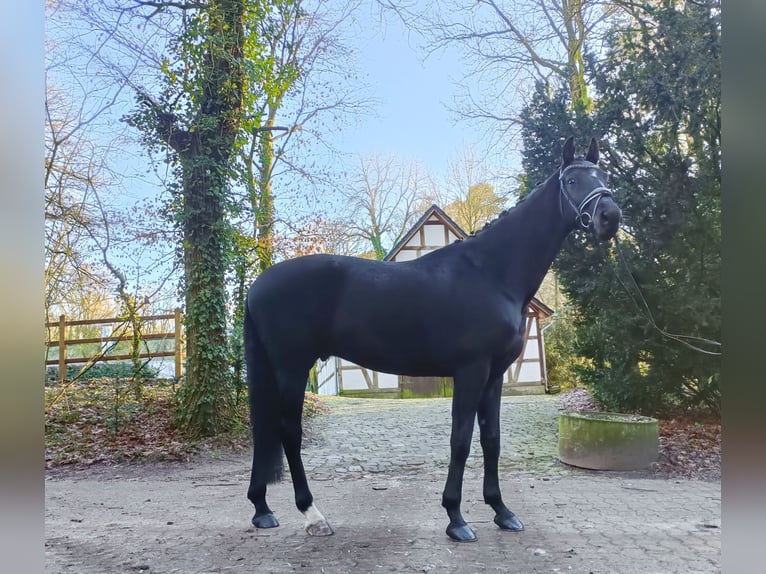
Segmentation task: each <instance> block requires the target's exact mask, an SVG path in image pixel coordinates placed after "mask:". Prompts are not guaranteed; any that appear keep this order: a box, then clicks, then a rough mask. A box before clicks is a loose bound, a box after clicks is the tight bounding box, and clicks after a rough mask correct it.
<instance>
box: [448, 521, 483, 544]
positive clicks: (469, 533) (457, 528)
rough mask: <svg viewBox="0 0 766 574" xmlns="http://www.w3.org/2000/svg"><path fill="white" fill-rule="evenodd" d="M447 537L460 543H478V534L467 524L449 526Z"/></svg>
mask: <svg viewBox="0 0 766 574" xmlns="http://www.w3.org/2000/svg"><path fill="white" fill-rule="evenodd" d="M447 536H449V537H450V538H452V540H456V541H458V542H476V533H475V532H474V531H473V528H471V527H470V526H468V525H467V524H465V523H463V524H450V525H449V526H447Z"/></svg>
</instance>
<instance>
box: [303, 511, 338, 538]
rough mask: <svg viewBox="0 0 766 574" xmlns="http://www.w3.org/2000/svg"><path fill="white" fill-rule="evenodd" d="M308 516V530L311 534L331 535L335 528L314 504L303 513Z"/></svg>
mask: <svg viewBox="0 0 766 574" xmlns="http://www.w3.org/2000/svg"><path fill="white" fill-rule="evenodd" d="M303 516H305V517H306V532H308V533H309V535H310V536H330V535H331V534H332V533H333V529H332V527H331V526H330V524H329V523H328V522H327V520H325V517H324V516H322V513H321V512H319V511H318V510H317V507H316V506H314V505H313V504H312V505H311V506H309V508H308V509H307V510H306V512H304V513H303Z"/></svg>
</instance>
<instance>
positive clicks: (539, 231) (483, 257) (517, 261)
mask: <svg viewBox="0 0 766 574" xmlns="http://www.w3.org/2000/svg"><path fill="white" fill-rule="evenodd" d="M559 194H560V191H559V187H558V179H557V178H556V177H555V176H552V177H551V178H549V179H548V181H546V183H545V184H544V185H543V187H542V188H541V189H538V190H537V191H535V192H534V193H533V194H531V195H530V196H528V197H527V199H525V200H524V201H523V202H522V203H520V204H519V205H517V206H516V207H515V208H514V209H513V210H512V211H511V212H509V213H508V214H507V215H505V216H502V217H501V219H499V220H498V221H496V222H495V223H494V224H493V225H491V226H490V227H488V228H487V229H486V230H485V231H484V232H482V233H481V234H480V235H478V236H477V237H476V253H477V254H478V255H479V256H478V258H479V260H480V261H481V265H482V267H483V268H484V269H485V270H486V271H488V272H489V273H490V274H492V275H494V276H495V277H496V278H497V279H499V280H500V281H501V282H502V284H503V285H504V286H505V287H506V288H508V289H511V290H512V292H513V293H514V294H515V295H517V296H520V297H523V298H524V301H525V302H528V300H529V299H531V298H532V296H533V295H534V294H535V292H537V289H538V288H539V287H540V284H541V283H542V281H543V278H544V277H545V274H546V273H547V272H548V269H549V268H550V266H551V264H552V263H553V260H554V258H555V257H556V254H557V253H558V252H559V249H561V245H562V243H563V242H564V239H565V238H566V236H567V235H568V234H569V232H570V231H571V230H572V225H571V222H568V221H567V220H566V219H565V218H566V214H567V208H566V206H563V209H562V206H561V205H560V203H559V202H560V197H559ZM562 211H563V213H564V215H562Z"/></svg>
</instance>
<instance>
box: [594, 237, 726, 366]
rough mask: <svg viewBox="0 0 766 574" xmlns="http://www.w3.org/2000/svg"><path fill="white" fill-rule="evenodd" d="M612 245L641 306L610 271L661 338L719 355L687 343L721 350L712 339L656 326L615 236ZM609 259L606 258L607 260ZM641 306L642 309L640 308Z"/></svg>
mask: <svg viewBox="0 0 766 574" xmlns="http://www.w3.org/2000/svg"><path fill="white" fill-rule="evenodd" d="M614 245H615V247H616V248H617V253H618V255H619V259H620V261H621V262H622V265H623V267H624V268H625V271H626V273H627V274H628V277H630V280H631V283H632V285H633V289H634V290H635V292H636V293H638V296H639V298H640V301H641V304H642V305H639V303H638V301H637V300H636V298H635V297H634V296H633V294H632V293H631V290H630V289H628V286H627V285H625V282H624V281H623V280H622V278H620V274H619V273H617V270H616V269H614V268H613V269H612V270H613V271H614V275H615V277H617V281H618V282H619V283H620V285H622V288H623V289H624V290H625V292H626V293H627V294H628V297H630V300H631V301H633V304H634V305H635V306H636V308H637V309H638V311H639V312H640V313H641V315H642V316H643V317H644V318H645V319H646V320H647V322H648V323H649V324H650V325H651V326H652V327H654V328H655V329H656V330H657V331H659V333H660V334H661V335H662V336H663V337H667V338H668V339H672V340H674V341H676V342H678V343H681V344H682V345H685V346H687V347H689V348H690V349H692V350H693V351H697V352H698V353H704V354H705V355H716V356H718V355H721V351H709V350H707V349H703V348H702V347H698V346H697V345H694V344H692V343H690V342H689V341H696V342H698V343H703V344H705V345H710V346H714V347H719V348H722V345H721V343H720V342H719V341H713V340H712V339H705V338H704V337H693V336H691V335H677V334H675V333H668V332H667V331H666V330H665V329H663V328H661V327H660V326H659V325H657V322H656V321H655V320H654V315H653V314H652V310H651V309H650V308H649V304H648V303H647V302H646V298H645V297H644V294H643V293H642V292H641V289H640V288H639V286H638V283H636V279H635V278H634V277H633V273H631V271H630V268H629V267H628V262H627V260H626V259H625V255H624V254H623V253H622V249H621V248H620V242H619V241H618V240H617V236H616V235H615V237H614ZM599 247H600V248H601V249H602V250H604V246H603V245H601V244H600V243H599ZM604 254H605V255H606V252H605V251H604ZM608 259H609V257H607V260H608ZM642 306H643V308H642Z"/></svg>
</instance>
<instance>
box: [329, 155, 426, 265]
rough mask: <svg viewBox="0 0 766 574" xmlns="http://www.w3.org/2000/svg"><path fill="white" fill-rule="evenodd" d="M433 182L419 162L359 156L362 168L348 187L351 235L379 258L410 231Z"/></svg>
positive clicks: (347, 199)
mask: <svg viewBox="0 0 766 574" xmlns="http://www.w3.org/2000/svg"><path fill="white" fill-rule="evenodd" d="M431 190H432V186H431V184H430V180H429V178H428V177H427V176H426V175H425V173H424V172H423V169H422V168H421V167H420V165H419V164H417V163H404V162H400V161H399V160H397V158H396V157H394V156H392V155H383V154H377V155H372V156H369V157H361V158H359V168H358V171H357V172H356V175H355V176H354V178H353V180H352V182H351V184H350V186H349V188H348V190H347V191H343V192H342V194H343V196H344V197H345V199H346V206H347V213H348V215H347V220H348V236H349V237H351V238H359V239H362V240H364V241H365V243H366V244H367V245H368V246H369V247H371V248H372V255H373V256H374V257H375V258H376V259H383V258H384V257H385V256H386V253H387V251H388V249H390V248H391V247H393V245H394V244H395V243H396V242H397V241H398V240H399V239H400V238H401V237H402V236H403V235H404V234H405V233H406V232H407V230H408V229H409V228H410V227H411V226H412V224H413V223H414V222H415V220H416V219H417V217H418V216H419V215H420V213H421V211H422V210H423V209H424V207H425V203H427V202H428V198H427V194H428V193H429V192H431Z"/></svg>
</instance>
